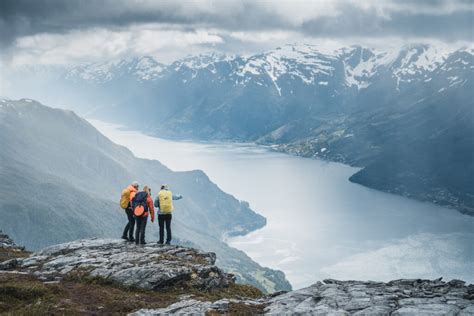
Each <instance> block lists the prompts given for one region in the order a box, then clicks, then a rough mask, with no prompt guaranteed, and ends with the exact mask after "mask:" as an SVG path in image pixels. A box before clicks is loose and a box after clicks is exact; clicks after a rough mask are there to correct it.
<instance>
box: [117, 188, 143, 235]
mask: <svg viewBox="0 0 474 316" xmlns="http://www.w3.org/2000/svg"><path fill="white" fill-rule="evenodd" d="M138 188H139V185H138V182H137V181H133V182H132V184H130V185H129V186H128V187H127V188H125V189H124V190H123V191H122V196H121V198H120V207H121V208H123V209H124V210H125V213H126V214H127V218H128V223H127V225H125V229H124V230H123V234H122V239H125V240H127V241H130V242H133V241H135V239H134V238H133V228H134V226H135V219H134V218H133V210H132V205H131V203H130V194H131V193H132V192H137V191H138Z"/></svg>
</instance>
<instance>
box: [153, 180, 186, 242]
mask: <svg viewBox="0 0 474 316" xmlns="http://www.w3.org/2000/svg"><path fill="white" fill-rule="evenodd" d="M182 198H183V197H182V196H181V195H174V194H173V193H172V192H171V191H170V190H169V187H168V185H166V184H163V185H162V186H161V190H160V192H158V196H157V197H156V199H155V203H154V205H155V207H156V209H157V210H158V225H159V227H160V240H159V241H158V244H160V245H162V244H163V240H164V234H165V231H164V228H165V226H166V244H167V245H169V244H170V242H171V219H172V215H171V213H172V212H173V209H174V207H173V201H176V200H180V199H182Z"/></svg>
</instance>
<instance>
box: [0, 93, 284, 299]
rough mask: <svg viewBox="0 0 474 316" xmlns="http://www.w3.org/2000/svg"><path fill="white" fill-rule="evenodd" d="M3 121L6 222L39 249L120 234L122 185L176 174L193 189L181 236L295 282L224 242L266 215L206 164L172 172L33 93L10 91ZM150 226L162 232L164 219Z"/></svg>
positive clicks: (154, 183) (274, 278)
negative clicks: (223, 185) (216, 180)
mask: <svg viewBox="0 0 474 316" xmlns="http://www.w3.org/2000/svg"><path fill="white" fill-rule="evenodd" d="M0 123H1V124H0V139H1V143H2V151H1V156H0V162H1V163H0V174H1V175H2V179H4V180H3V181H2V183H1V184H0V190H1V197H2V198H1V199H0V214H1V216H2V222H1V226H2V227H1V229H2V230H3V231H5V232H7V233H8V234H10V235H11V236H13V237H14V238H15V239H16V240H18V242H19V243H21V244H23V245H25V246H27V247H28V248H30V249H38V248H40V247H43V246H46V245H50V244H54V243H58V242H65V241H69V240H74V239H77V238H85V237H93V236H94V237H95V236H99V237H117V236H120V235H121V232H122V229H123V226H124V224H125V222H126V220H125V215H124V212H123V210H121V209H120V208H119V205H118V200H119V196H120V192H121V190H122V189H123V188H124V187H125V186H126V185H128V184H129V183H130V182H131V181H133V180H139V181H140V183H141V184H142V185H143V184H148V185H149V186H151V188H152V189H153V191H154V193H155V194H156V192H157V189H158V187H159V185H160V184H162V183H167V184H169V185H170V187H171V188H172V189H174V190H175V192H179V193H180V194H182V195H183V196H184V197H185V198H184V199H183V200H181V201H180V202H179V204H178V205H176V208H177V210H176V212H175V215H174V218H173V227H174V236H175V237H176V238H178V239H179V240H181V241H182V242H187V240H189V241H190V242H192V243H193V245H195V246H197V247H200V248H202V249H207V250H211V251H215V252H216V253H218V254H219V256H220V257H221V260H220V264H221V266H222V267H223V268H225V269H227V270H228V271H233V272H236V274H237V275H238V278H239V280H240V281H242V282H249V283H252V284H255V285H257V286H259V287H260V288H262V289H265V290H280V289H289V288H290V286H289V283H288V282H287V281H286V280H285V278H284V275H283V273H281V272H279V271H273V270H270V269H267V268H262V267H260V266H259V265H258V264H256V263H255V262H253V261H252V260H251V259H250V258H249V257H247V256H246V255H245V254H244V253H243V252H241V251H238V250H236V249H233V248H230V247H228V246H227V245H226V244H225V243H223V242H222V238H223V236H225V235H233V234H234V235H235V234H244V233H247V232H249V231H252V230H255V229H257V228H260V227H262V226H263V225H265V219H264V218H263V217H262V216H260V215H258V214H256V213H254V212H253V211H252V210H251V209H249V207H248V204H247V203H245V202H240V201H238V200H236V199H235V198H234V197H232V196H231V195H229V194H226V193H224V192H222V191H221V190H220V189H219V188H218V187H217V186H216V185H215V184H213V183H212V182H211V181H210V180H209V179H208V177H207V176H206V175H205V174H204V173H203V172H202V171H197V170H196V171H190V172H173V171H171V170H169V169H168V168H166V167H165V166H163V165H162V164H160V163H159V162H158V161H155V160H146V159H138V158H136V157H134V156H133V155H132V153H131V152H130V151H129V150H127V149H126V148H124V147H121V146H118V145H116V144H114V143H112V142H111V141H110V140H108V139H107V138H106V137H104V136H103V135H102V134H100V133H99V132H98V131H97V130H96V129H95V128H94V127H92V126H91V125H90V124H89V123H88V122H86V121H85V120H84V119H82V118H80V117H78V116H77V115H76V114H74V113H73V112H71V111H65V110H59V109H52V108H48V107H46V106H43V105H41V104H39V103H37V102H35V101H32V100H29V99H24V100H20V101H9V100H1V101H0ZM236 227H238V228H236ZM147 232H148V234H147V235H148V239H149V240H153V239H155V240H156V234H157V224H156V222H155V223H154V224H151V223H150V224H149V225H148V227H147ZM257 275H258V276H259V277H257ZM260 275H261V276H262V277H260ZM265 282H266V283H268V284H273V287H268V286H266V285H265V286H264V285H263V284H264V283H265Z"/></svg>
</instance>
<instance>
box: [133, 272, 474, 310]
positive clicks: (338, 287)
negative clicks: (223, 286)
mask: <svg viewBox="0 0 474 316" xmlns="http://www.w3.org/2000/svg"><path fill="white" fill-rule="evenodd" d="M232 304H234V305H245V306H254V307H260V308H261V312H262V313H264V314H271V315H281V314H292V315H295V314H296V315H308V314H310V315H413V316H415V315H460V316H461V315H463V316H464V315H474V286H473V285H468V286H466V285H465V284H464V282H463V281H460V280H452V281H449V282H443V281H441V279H438V280H419V279H418V280H396V281H391V282H388V283H383V282H370V281H369V282H361V281H337V280H325V281H324V282H317V283H316V284H314V285H312V286H310V287H307V288H304V289H301V290H297V291H292V292H288V293H284V294H280V295H277V296H274V297H266V298H262V299H258V300H240V301H239V300H219V301H215V302H202V301H196V300H193V299H186V300H182V301H180V302H178V303H175V304H172V305H170V306H168V307H166V308H161V309H157V310H140V311H138V312H136V313H134V314H133V315H161V314H172V313H177V314H180V313H185V314H187V313H191V314H205V313H209V312H217V313H228V312H229V311H230V306H232Z"/></svg>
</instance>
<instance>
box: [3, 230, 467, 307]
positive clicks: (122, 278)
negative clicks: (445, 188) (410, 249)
mask: <svg viewBox="0 0 474 316" xmlns="http://www.w3.org/2000/svg"><path fill="white" fill-rule="evenodd" d="M0 249H2V250H3V251H4V253H11V254H12V255H9V256H4V257H3V258H2V260H0V294H1V295H0V313H3V312H5V313H13V314H16V313H35V314H42V313H47V314H64V313H65V312H67V313H75V314H76V313H77V314H98V313H105V314H107V313H117V314H132V315H161V314H203V315H204V314H301V315H303V314H305V315H306V314H312V315H474V285H466V284H465V283H464V282H463V281H460V280H451V281H449V282H444V281H442V280H441V279H438V280H420V279H414V280H405V279H404V280H395V281H391V282H387V283H383V282H370V281H367V282H364V281H337V280H324V281H323V282H317V283H315V284H313V285H312V286H310V287H307V288H304V289H301V290H297V291H292V292H288V293H276V294H273V295H271V296H263V295H262V293H261V292H260V291H258V290H257V289H255V288H253V287H251V286H245V285H237V284H235V282H234V278H233V276H232V275H229V274H226V273H224V272H223V271H222V270H221V269H219V268H218V267H216V266H215V265H214V262H215V259H216V258H215V255H214V254H212V253H206V252H202V251H198V250H195V249H192V248H186V247H180V246H159V245H156V244H153V245H146V246H135V245H132V244H128V243H126V242H124V241H121V240H113V239H87V240H80V241H75V242H70V243H66V244H61V245H56V246H51V247H48V248H46V249H44V250H42V251H40V252H37V253H33V254H28V253H26V252H24V251H23V250H22V248H21V247H18V246H16V245H15V244H14V243H13V241H11V240H10V239H9V238H8V236H6V235H3V234H0Z"/></svg>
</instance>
